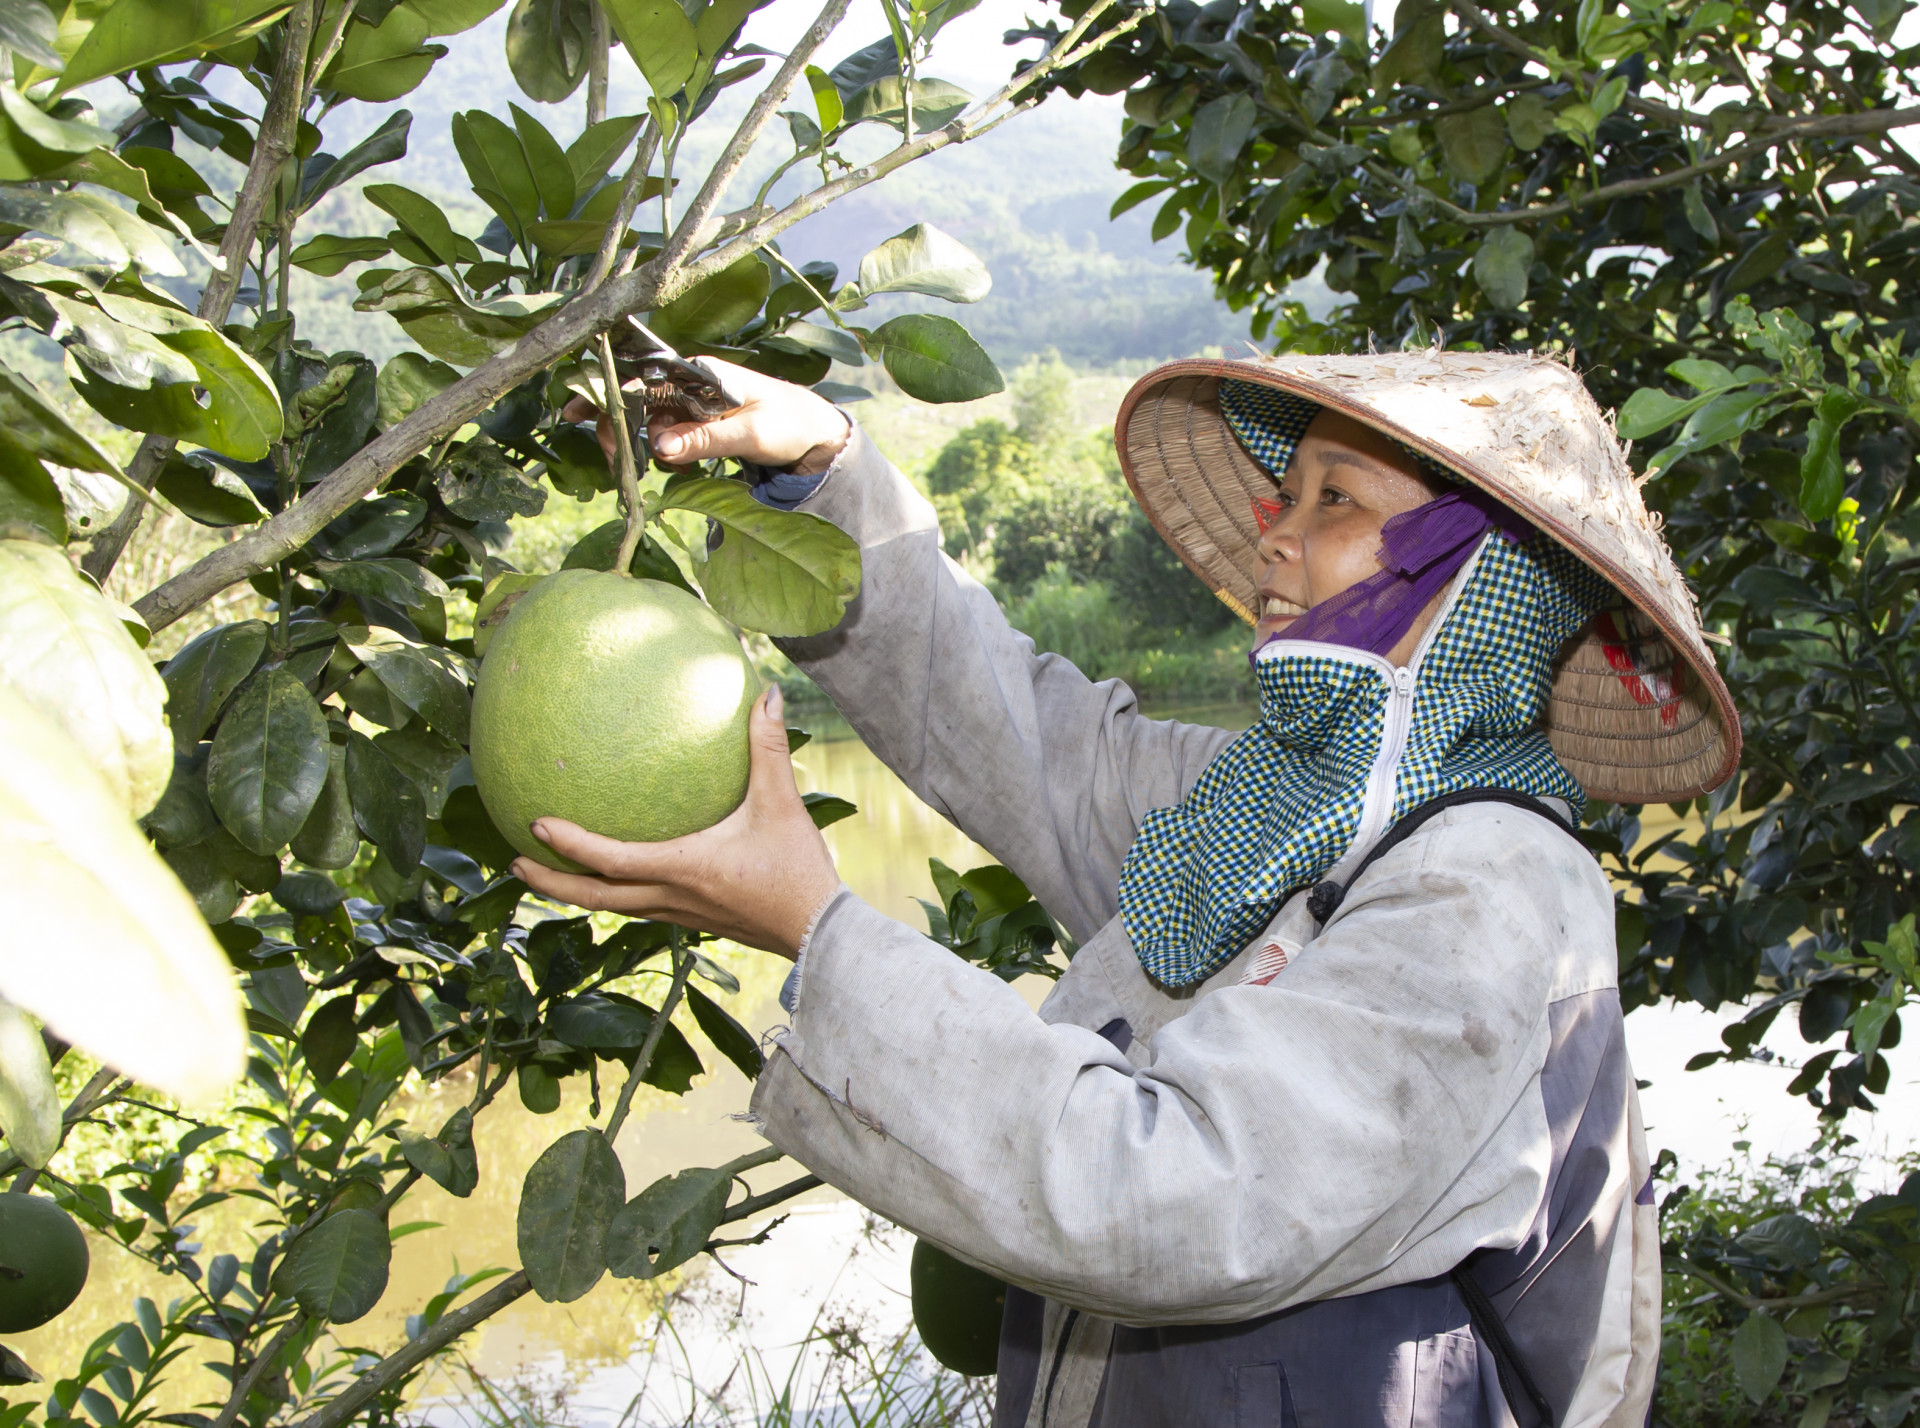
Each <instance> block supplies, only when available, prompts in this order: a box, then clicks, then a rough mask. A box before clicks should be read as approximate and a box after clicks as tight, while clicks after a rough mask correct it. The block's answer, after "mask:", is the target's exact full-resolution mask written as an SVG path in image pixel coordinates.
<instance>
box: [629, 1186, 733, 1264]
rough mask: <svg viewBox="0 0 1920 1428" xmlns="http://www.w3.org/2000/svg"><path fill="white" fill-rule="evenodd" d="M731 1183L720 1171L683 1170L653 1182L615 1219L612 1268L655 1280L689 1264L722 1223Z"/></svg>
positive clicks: (630, 1201)
mask: <svg viewBox="0 0 1920 1428" xmlns="http://www.w3.org/2000/svg"><path fill="white" fill-rule="evenodd" d="M732 1186H733V1177H732V1176H730V1175H728V1174H727V1173H726V1172H725V1171H721V1170H682V1171H681V1172H680V1173H679V1174H677V1175H671V1176H665V1177H663V1178H661V1179H659V1180H656V1181H654V1182H653V1184H651V1185H649V1186H648V1187H647V1188H646V1189H644V1190H642V1191H641V1192H640V1193H639V1194H638V1195H636V1196H634V1197H633V1199H631V1200H629V1201H628V1202H627V1203H626V1204H625V1205H623V1206H622V1207H621V1209H620V1213H619V1214H617V1215H615V1216H614V1217H613V1223H612V1225H611V1226H609V1227H608V1230H607V1268H608V1269H609V1270H610V1271H612V1273H613V1275H614V1277H615V1278H617V1279H652V1278H654V1277H655V1276H656V1275H661V1274H665V1273H666V1272H667V1271H668V1270H670V1269H677V1268H678V1267H679V1266H681V1265H683V1264H685V1263H686V1262H687V1261H688V1260H690V1259H692V1258H693V1257H694V1256H695V1255H697V1254H698V1253H700V1248H701V1246H702V1245H704V1244H706V1242H707V1239H708V1237H709V1236H711V1235H712V1234H713V1232H714V1230H715V1228H716V1227H718V1225H719V1224H720V1217H721V1216H722V1215H724V1214H726V1212H727V1194H728V1192H729V1191H730V1190H731V1188H732Z"/></svg>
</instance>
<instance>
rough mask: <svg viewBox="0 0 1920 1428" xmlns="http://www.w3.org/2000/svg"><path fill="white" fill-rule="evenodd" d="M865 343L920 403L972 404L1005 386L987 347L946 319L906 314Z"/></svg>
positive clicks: (888, 371)
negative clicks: (987, 352) (983, 346)
mask: <svg viewBox="0 0 1920 1428" xmlns="http://www.w3.org/2000/svg"><path fill="white" fill-rule="evenodd" d="M865 343H866V347H867V350H868V351H869V352H871V353H872V354H873V355H874V356H876V357H878V358H879V359H880V361H881V363H882V364H883V365H884V366H885V367H886V369H887V374H888V375H889V376H891V377H892V378H893V380H894V381H896V382H898V383H899V384H900V389H901V390H902V391H904V392H905V393H906V394H907V395H908V396H910V397H917V398H918V399H919V400H921V401H923V402H971V401H975V400H977V399H978V398H980V397H990V396H992V395H993V394H994V393H995V392H998V391H1000V390H1002V389H1003V388H1004V387H1005V386H1006V383H1005V382H1004V381H1003V380H1002V379H1001V376H1000V370H999V368H997V367H995V366H994V365H993V359H992V358H991V357H989V356H987V354H986V351H985V349H983V348H982V347H981V346H980V344H979V343H977V342H975V341H974V340H973V338H972V337H971V336H970V335H969V334H968V332H967V330H966V328H964V327H962V326H961V325H960V324H959V323H957V322H955V321H954V320H953V319H952V318H950V317H936V316H934V315H933V314H931V313H923V312H910V313H905V314H903V315H902V316H900V317H896V318H894V319H892V320H891V321H889V322H884V323H882V324H881V325H880V326H879V327H876V328H875V329H874V330H873V331H872V332H871V333H869V334H867V336H866V339H865Z"/></svg>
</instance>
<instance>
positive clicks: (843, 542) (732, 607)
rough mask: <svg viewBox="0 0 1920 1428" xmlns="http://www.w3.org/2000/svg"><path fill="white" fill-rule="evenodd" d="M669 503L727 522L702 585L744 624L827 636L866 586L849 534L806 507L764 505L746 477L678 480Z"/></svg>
mask: <svg viewBox="0 0 1920 1428" xmlns="http://www.w3.org/2000/svg"><path fill="white" fill-rule="evenodd" d="M662 508H663V509H666V510H682V511H697V512H699V513H700V514H701V515H703V516H706V517H707V518H708V519H709V520H713V521H717V522H719V524H720V527H721V531H722V538H721V541H720V545H719V547H718V548H717V549H715V550H713V551H711V552H710V553H709V554H708V555H707V557H706V559H705V560H704V561H703V562H701V563H700V565H699V568H698V574H699V577H700V585H701V589H702V590H703V591H704V592H705V593H706V596H707V599H708V601H709V602H710V603H711V604H712V605H713V607H714V608H715V609H716V610H718V611H719V612H720V613H721V614H722V615H724V616H726V618H728V619H729V620H732V621H733V622H734V623H735V624H736V625H739V626H741V627H742V628H744V629H749V630H759V631H762V632H763V633H766V634H771V635H782V636H795V635H815V634H819V633H820V632H821V631H823V630H830V629H832V628H833V627H834V626H835V625H837V624H839V623H840V619H841V617H842V616H843V615H845V614H846V610H847V602H848V601H849V600H851V599H853V597H854V596H855V595H857V594H858V593H859V591H860V550H859V547H858V546H857V545H855V544H854V542H853V540H852V538H851V537H849V536H848V535H847V534H846V532H844V531H842V530H841V529H840V528H839V527H838V526H835V525H834V524H832V523H831V522H830V521H824V520H821V519H820V518H819V517H818V516H812V515H808V514H807V513H805V512H803V511H780V510H775V509H774V508H773V507H771V506H765V505H762V504H761V503H760V502H758V501H756V500H754V499H753V495H752V493H751V492H750V491H749V490H748V489H747V488H746V486H745V485H743V484H742V483H740V482H738V481H720V480H715V479H713V478H711V477H693V478H689V479H686V480H680V481H675V482H673V483H672V484H671V485H670V486H669V487H668V488H667V490H666V492H665V494H664V497H663V499H662Z"/></svg>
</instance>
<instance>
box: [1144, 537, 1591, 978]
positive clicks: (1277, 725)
mask: <svg viewBox="0 0 1920 1428" xmlns="http://www.w3.org/2000/svg"><path fill="white" fill-rule="evenodd" d="M1462 578H1463V579H1464V584H1463V585H1457V586H1456V587H1455V588H1456V589H1457V590H1458V592H1459V593H1458V595H1457V597H1456V598H1455V600H1454V602H1453V605H1452V607H1451V609H1450V610H1449V611H1448V612H1447V614H1446V615H1445V617H1444V619H1443V621H1442V623H1441V626H1440V628H1439V629H1438V631H1437V632H1436V633H1435V634H1434V635H1433V636H1432V638H1431V640H1430V642H1429V644H1428V648H1427V653H1426V655H1425V657H1424V658H1423V659H1422V661H1421V663H1420V665H1419V667H1418V669H1417V671H1416V682H1415V686H1414V696H1413V698H1414V703H1413V718H1412V725H1411V728H1410V730H1409V732H1408V737H1407V743H1406V747H1405V750H1404V752H1403V753H1402V755H1401V758H1400V762H1399V766H1398V768H1397V770H1396V772H1395V774H1394V796H1393V809H1392V818H1393V819H1398V818H1400V817H1401V816H1402V815H1404V814H1406V813H1408V812H1410V811H1411V810H1412V809H1414V808H1417V807H1419V806H1420V805H1421V804H1423V803H1426V802H1427V801H1429V800H1430V799H1433V798H1437V797H1439V796H1440V795H1441V794H1444V793H1451V792H1454V791H1456V790H1458V789H1465V788H1486V787H1494V786H1497V787H1501V788H1511V789H1517V790H1519V791H1521V792H1523V793H1531V794H1536V795H1540V796H1544V797H1552V798H1563V799H1565V800H1567V801H1568V802H1569V803H1570V804H1572V805H1573V806H1574V808H1575V809H1576V811H1577V810H1578V809H1579V808H1580V807H1581V806H1582V805H1583V804H1584V802H1585V799H1584V795H1583V794H1582V792H1581V789H1580V785H1579V784H1578V783H1576V782H1575V781H1574V779H1573V776H1572V775H1571V774H1569V773H1568V772H1567V771H1566V770H1565V769H1564V768H1562V767H1561V765H1560V761H1559V760H1558V759H1556V758H1555V757H1554V754H1553V748H1552V746H1551V745H1550V744H1549V743H1548V742H1547V736H1546V733H1545V731H1544V730H1543V729H1542V728H1541V716H1542V714H1543V713H1544V712H1545V710H1546V704H1547V694H1548V686H1549V683H1550V678H1551V674H1552V669H1553V661H1554V657H1555V656H1556V655H1557V654H1558V653H1559V651H1560V648H1561V646H1562V645H1563V644H1564V643H1565V642H1566V641H1567V640H1568V639H1569V638H1570V637H1571V636H1572V635H1573V634H1574V633H1575V632H1576V631H1578V630H1579V629H1580V628H1581V627H1582V626H1584V625H1585V624H1586V622H1587V620H1588V619H1589V618H1590V617H1591V616H1592V614H1593V612H1594V611H1595V610H1597V609H1599V608H1600V607H1601V605H1602V604H1603V603H1604V602H1605V601H1606V599H1607V598H1608V595H1609V590H1608V587H1607V585H1606V583H1605V582H1604V581H1603V580H1602V579H1601V578H1600V576H1599V575H1598V574H1596V573H1595V572H1594V571H1593V570H1592V569H1590V568H1589V567H1588V566H1587V565H1585V564H1584V563H1583V562H1582V561H1581V560H1579V558H1578V557H1576V556H1574V555H1573V554H1572V553H1571V552H1569V551H1568V550H1567V549H1566V548H1565V547H1563V546H1561V545H1559V544H1557V543H1556V542H1554V541H1553V540H1552V539H1551V538H1549V537H1546V536H1536V537H1534V538H1533V539H1531V540H1526V541H1520V542H1515V541H1511V540H1508V539H1506V538H1505V537H1503V536H1501V535H1499V534H1498V533H1490V534H1489V535H1488V536H1487V538H1486V540H1485V541H1484V542H1483V543H1482V545H1481V547H1480V550H1479V553H1478V554H1477V555H1476V556H1475V557H1474V560H1473V562H1472V563H1471V564H1470V565H1469V566H1468V567H1467V568H1466V571H1465V572H1464V575H1463V577H1462ZM1254 672H1255V677H1256V678H1257V679H1258V681H1259V685H1260V718H1259V721H1258V722H1257V723H1255V724H1254V725H1253V727H1252V728H1250V729H1248V730H1247V731H1246V732H1245V733H1244V734H1242V735H1240V737H1239V738H1237V739H1235V740H1234V741H1233V742H1232V743H1231V744H1229V745H1228V746H1227V747H1226V748H1225V749H1223V750H1221V752H1220V753H1219V755H1218V756H1217V757H1216V758H1215V759H1214V761H1213V762H1212V763H1211V764H1209V765H1208V766H1207V768H1206V771H1205V772H1204V773H1202V774H1201V776H1200V779H1199V782H1197V783H1196V784H1195V785H1194V786H1193V789H1192V791H1191V792H1189V793H1188V795H1187V796H1186V798H1185V799H1183V800H1182V801H1181V802H1180V803H1178V804H1176V805H1175V806H1173V807H1171V808H1161V809H1156V810H1155V811H1153V812H1152V813H1149V814H1148V815H1147V817H1146V819H1145V821H1144V822H1143V823H1142V824H1141V825H1140V832H1139V834H1138V836H1137V837H1136V838H1135V839H1134V842H1133V847H1132V849H1131V850H1130V851H1129V852H1128V854H1127V861H1126V865H1125V866H1124V867H1123V868H1122V869H1121V873H1120V916H1121V919H1122V921H1123V922H1124V924H1125V926H1126V929H1127V934H1128V936H1130V937H1131V938H1132V939H1133V946H1134V950H1135V952H1136V954H1137V955H1138V956H1139V958H1140V962H1141V965H1142V966H1144V967H1145V968H1146V970H1147V971H1148V972H1149V973H1150V974H1151V975H1152V976H1153V977H1154V978H1155V979H1157V980H1158V981H1159V982H1161V983H1162V984H1163V985H1166V986H1169V987H1184V986H1189V985H1191V984H1193V983H1195V982H1199V981H1201V980H1203V979H1204V978H1206V977H1208V976H1210V975H1211V974H1212V973H1214V972H1216V971H1218V970H1219V969H1220V968H1221V967H1222V966H1223V965H1225V964H1226V963H1227V962H1228V961H1229V960H1230V959H1231V958H1232V957H1233V956H1234V955H1235V954H1236V953H1238V952H1239V951H1240V950H1241V949H1242V948H1243V947H1245V946H1246V945H1247V943H1248V942H1250V941H1251V940H1252V939H1253V938H1254V936H1255V935H1256V934H1258V933H1259V931H1260V930H1261V929H1262V928H1263V927H1265V926H1266V925H1267V923H1268V922H1269V921H1271V920H1272V918H1273V916H1274V914H1275V913H1276V912H1277V911H1278V910H1279V908H1280V905H1281V903H1283V902H1285V901H1286V899H1287V898H1288V897H1290V896H1292V895H1293V894H1294V893H1295V892H1297V891H1299V890H1301V889H1302V888H1306V887H1310V886H1312V885H1313V884H1314V883H1316V882H1318V881H1319V880H1320V879H1321V878H1322V877H1324V876H1325V875H1326V873H1327V871H1328V870H1329V869H1330V868H1332V867H1333V865H1334V864H1335V863H1337V862H1339V861H1340V859H1341V858H1342V857H1343V856H1344V855H1345V854H1346V853H1347V852H1348V851H1349V850H1350V848H1351V846H1352V843H1353V839H1354V835H1355V834H1356V833H1358V831H1359V828H1360V818H1361V812H1362V807H1363V805H1364V803H1365V801H1366V792H1367V779H1368V775H1369V772H1370V771H1371V769H1372V767H1373V764H1374V760H1375V758H1376V756H1377V755H1378V754H1379V752H1380V745H1381V740H1382V738H1383V737H1384V735H1385V732H1386V710H1387V703H1388V699H1389V696H1390V694H1391V689H1392V686H1391V683H1390V678H1391V676H1390V674H1389V671H1388V666H1387V663H1386V661H1385V660H1382V659H1379V658H1378V657H1376V656H1373V655H1368V654H1365V653H1362V652H1360V651H1357V650H1347V649H1343V648H1341V647H1340V646H1337V645H1329V644H1316V643H1311V642H1308V641H1286V640H1281V641H1276V642H1274V643H1271V644H1269V645H1267V646H1266V648H1265V649H1263V650H1262V651H1261V655H1260V658H1259V659H1257V660H1256V661H1255V664H1254ZM1382 831H1384V830H1382Z"/></svg>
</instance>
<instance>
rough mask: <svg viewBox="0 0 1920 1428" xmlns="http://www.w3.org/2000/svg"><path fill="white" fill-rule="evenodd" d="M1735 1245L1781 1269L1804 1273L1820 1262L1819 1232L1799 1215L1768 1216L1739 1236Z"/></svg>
mask: <svg viewBox="0 0 1920 1428" xmlns="http://www.w3.org/2000/svg"><path fill="white" fill-rule="evenodd" d="M1736 1243H1737V1244H1739V1246H1740V1248H1741V1249H1743V1250H1745V1251H1747V1252H1748V1253H1749V1254H1752V1255H1757V1256H1760V1257H1762V1258H1765V1259H1770V1260H1772V1261H1773V1262H1774V1263H1775V1264H1777V1265H1779V1266H1780V1267H1781V1268H1783V1269H1806V1268H1808V1267H1810V1266H1811V1265H1813V1264H1814V1263H1815V1262H1817V1261H1818V1260H1819V1258H1820V1232H1819V1230H1817V1229H1815V1228H1814V1226H1813V1223H1812V1222H1811V1221H1809V1220H1808V1219H1806V1218H1805V1217H1804V1216H1801V1215H1795V1214H1784V1215H1773V1216H1770V1217H1769V1218H1767V1219H1764V1220H1762V1221H1760V1223H1759V1224H1757V1225H1755V1226H1753V1227H1752V1228H1751V1229H1749V1230H1746V1231H1744V1232H1743V1233H1742V1234H1740V1236H1739V1237H1738V1238H1737V1240H1736Z"/></svg>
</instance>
